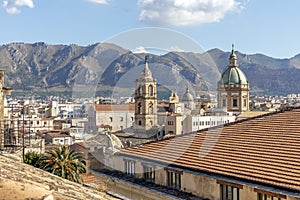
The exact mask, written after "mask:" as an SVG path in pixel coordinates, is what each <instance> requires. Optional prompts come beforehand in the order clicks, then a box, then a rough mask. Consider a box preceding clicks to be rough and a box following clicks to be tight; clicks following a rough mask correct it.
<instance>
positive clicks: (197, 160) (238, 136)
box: [121, 109, 300, 191]
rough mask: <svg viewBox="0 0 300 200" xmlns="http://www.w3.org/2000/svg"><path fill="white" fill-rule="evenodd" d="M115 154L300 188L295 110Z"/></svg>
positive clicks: (299, 127) (299, 129)
mask: <svg viewBox="0 0 300 200" xmlns="http://www.w3.org/2000/svg"><path fill="white" fill-rule="evenodd" d="M121 155H127V156H133V157H138V158H143V159H148V160H153V161H157V162H162V163H165V164H173V166H176V167H179V168H188V169H192V170H196V171H200V172H209V173H216V174H220V175H226V176H231V177H235V178H241V179H244V180H249V181H256V182H261V183H265V184H271V185H275V186H278V187H285V188H289V189H295V190H299V191H300V109H294V110H291V111H285V112H282V113H276V114H271V115H267V116H262V117H258V118H254V119H250V120H246V121H241V122H237V123H232V124H229V125H227V126H224V127H218V128H214V129H208V130H203V131H200V132H198V133H194V134H187V135H183V136H179V137H175V138H173V139H170V140H164V141H159V142H153V143H150V144H145V145H144V146H139V147H133V148H129V149H125V150H123V151H122V152H121Z"/></svg>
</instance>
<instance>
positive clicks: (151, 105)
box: [149, 103, 153, 114]
mask: <svg viewBox="0 0 300 200" xmlns="http://www.w3.org/2000/svg"><path fill="white" fill-rule="evenodd" d="M149 114H153V103H150V104H149Z"/></svg>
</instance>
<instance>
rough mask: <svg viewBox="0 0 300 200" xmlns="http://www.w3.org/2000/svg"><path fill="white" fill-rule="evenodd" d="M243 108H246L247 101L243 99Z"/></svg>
mask: <svg viewBox="0 0 300 200" xmlns="http://www.w3.org/2000/svg"><path fill="white" fill-rule="evenodd" d="M243 106H244V107H247V100H246V99H244V104H243Z"/></svg>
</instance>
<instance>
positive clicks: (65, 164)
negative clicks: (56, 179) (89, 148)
mask: <svg viewBox="0 0 300 200" xmlns="http://www.w3.org/2000/svg"><path fill="white" fill-rule="evenodd" d="M43 160H44V163H45V166H44V169H45V170H46V171H48V172H50V173H52V174H55V175H57V176H60V177H62V178H65V179H68V180H70V181H74V182H77V183H81V184H82V183H83V181H82V177H81V174H82V173H85V172H86V166H85V164H84V163H83V162H82V161H83V158H82V156H81V155H80V154H79V153H77V152H75V151H72V150H70V148H69V147H65V146H60V147H58V148H57V149H55V150H52V151H49V152H47V153H46V155H45V157H44V159H43Z"/></svg>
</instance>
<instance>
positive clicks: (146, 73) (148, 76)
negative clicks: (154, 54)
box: [140, 55, 152, 79]
mask: <svg viewBox="0 0 300 200" xmlns="http://www.w3.org/2000/svg"><path fill="white" fill-rule="evenodd" d="M140 78H142V79H152V73H151V71H150V69H149V66H148V55H146V56H145V67H144V69H143V71H142V73H141V77H140Z"/></svg>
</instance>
